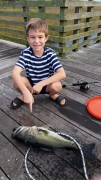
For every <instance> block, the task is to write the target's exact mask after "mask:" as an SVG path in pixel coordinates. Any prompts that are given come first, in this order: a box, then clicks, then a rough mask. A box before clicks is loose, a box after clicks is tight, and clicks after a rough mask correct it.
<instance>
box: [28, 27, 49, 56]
mask: <svg viewBox="0 0 101 180" xmlns="http://www.w3.org/2000/svg"><path fill="white" fill-rule="evenodd" d="M47 40H48V36H47V37H46V36H45V33H44V32H41V31H40V30H36V31H34V30H33V29H29V34H28V36H27V41H28V43H29V45H30V47H32V49H33V52H34V54H35V55H36V56H37V55H39V56H42V54H43V51H44V46H45V43H46V41H47Z"/></svg>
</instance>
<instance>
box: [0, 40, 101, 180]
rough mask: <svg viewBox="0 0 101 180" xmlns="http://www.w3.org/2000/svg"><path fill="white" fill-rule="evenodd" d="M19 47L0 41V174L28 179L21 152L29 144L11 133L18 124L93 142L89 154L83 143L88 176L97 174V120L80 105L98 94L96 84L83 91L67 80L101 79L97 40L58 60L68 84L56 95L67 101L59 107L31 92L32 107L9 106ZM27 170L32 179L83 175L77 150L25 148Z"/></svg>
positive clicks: (100, 167)
mask: <svg viewBox="0 0 101 180" xmlns="http://www.w3.org/2000/svg"><path fill="white" fill-rule="evenodd" d="M22 48H23V47H20V46H17V45H16V44H13V43H9V42H6V41H0V179H1V180H29V179H30V178H29V176H28V175H27V173H26V171H25V166H24V157H25V154H26V151H27V150H28V148H29V146H28V145H25V144H23V143H21V142H17V141H15V140H14V139H12V138H11V134H12V129H13V128H14V127H17V126H19V125H25V126H33V125H36V126H45V125H48V126H50V129H51V128H52V130H55V131H59V132H64V133H66V134H69V135H71V136H72V137H74V138H75V139H76V140H77V141H78V143H80V145H81V146H82V147H84V146H85V147H86V146H87V144H92V147H93V144H95V147H93V154H91V152H90V150H88V149H87V148H84V155H85V162H86V167H87V172H88V176H89V179H90V178H91V177H92V176H93V175H94V174H96V173H97V174H100V173H101V121H100V120H98V119H96V118H94V117H93V116H91V115H90V114H89V113H88V112H87V110H86V101H87V100H88V99H89V98H90V97H93V96H101V83H95V84H90V89H89V90H88V91H80V89H79V87H78V86H72V85H70V83H76V82H77V81H78V80H79V81H80V82H82V81H87V82H93V81H99V82H100V81H101V44H96V45H93V46H89V47H88V48H83V49H81V50H79V51H78V52H74V53H69V54H68V55H67V57H66V58H65V59H62V60H61V61H62V62H63V66H64V68H65V70H66V73H67V79H66V81H64V82H62V83H63V84H68V85H67V87H66V88H64V89H63V91H62V94H64V95H65V96H66V98H67V101H68V103H67V106H66V107H64V108H61V107H59V106H57V105H56V104H54V102H52V101H51V100H50V99H49V98H48V96H47V95H38V96H35V104H34V105H33V112H32V113H30V112H29V109H28V108H27V107H26V106H22V107H21V108H19V109H17V110H12V109H10V103H11V101H12V100H13V99H14V98H15V97H16V96H18V94H17V93H16V92H15V90H14V89H13V86H12V78H11V71H12V69H13V66H14V64H15V62H16V61H17V59H18V56H19V54H20V52H21V49H22ZM28 169H29V171H30V174H32V175H33V176H34V177H35V178H36V180H84V179H85V178H84V172H83V167H82V161H81V156H80V153H78V152H76V151H68V152H67V154H66V153H65V155H64V154H63V153H62V154H61V156H59V155H57V154H56V153H55V152H53V151H45V150H44V149H36V148H34V147H33V148H31V151H30V153H29V156H28Z"/></svg>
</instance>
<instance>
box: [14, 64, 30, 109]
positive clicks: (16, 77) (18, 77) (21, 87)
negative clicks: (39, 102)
mask: <svg viewBox="0 0 101 180" xmlns="http://www.w3.org/2000/svg"><path fill="white" fill-rule="evenodd" d="M22 71H23V69H22V68H21V67H19V66H15V67H14V69H13V71H12V77H13V80H14V82H15V84H16V85H17V87H18V89H19V90H20V91H21V92H22V94H23V96H24V102H25V103H27V104H29V107H30V111H32V104H33V102H32V101H33V98H32V94H31V93H30V91H29V90H28V89H27V87H26V86H25V84H24V83H23V81H22V77H21V72H22Z"/></svg>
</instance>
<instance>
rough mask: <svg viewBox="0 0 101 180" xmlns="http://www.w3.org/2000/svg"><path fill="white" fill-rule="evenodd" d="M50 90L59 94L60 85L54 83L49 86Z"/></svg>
mask: <svg viewBox="0 0 101 180" xmlns="http://www.w3.org/2000/svg"><path fill="white" fill-rule="evenodd" d="M50 90H51V91H55V92H57V93H58V92H60V91H61V90H62V85H61V83H60V82H56V83H53V84H51V85H50Z"/></svg>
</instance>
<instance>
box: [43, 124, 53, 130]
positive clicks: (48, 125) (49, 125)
mask: <svg viewBox="0 0 101 180" xmlns="http://www.w3.org/2000/svg"><path fill="white" fill-rule="evenodd" d="M42 127H43V128H45V129H50V128H52V126H51V124H46V125H44V126H42Z"/></svg>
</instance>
